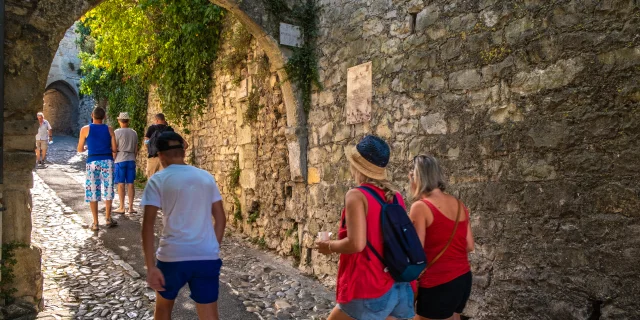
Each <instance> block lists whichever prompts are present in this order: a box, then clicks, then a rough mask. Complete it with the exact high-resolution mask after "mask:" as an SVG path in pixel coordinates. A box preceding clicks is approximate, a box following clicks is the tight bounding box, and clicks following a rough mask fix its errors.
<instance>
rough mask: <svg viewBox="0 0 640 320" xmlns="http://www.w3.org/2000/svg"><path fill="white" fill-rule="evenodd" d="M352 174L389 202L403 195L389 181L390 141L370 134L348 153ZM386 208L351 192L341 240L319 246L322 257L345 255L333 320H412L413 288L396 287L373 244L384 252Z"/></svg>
mask: <svg viewBox="0 0 640 320" xmlns="http://www.w3.org/2000/svg"><path fill="white" fill-rule="evenodd" d="M345 153H346V155H347V159H348V160H349V163H350V165H351V174H352V176H353V178H354V180H355V181H356V183H357V184H358V185H359V186H360V187H366V188H369V189H370V190H372V191H374V192H376V193H378V195H379V196H380V197H381V198H383V199H386V200H387V201H388V202H391V201H393V198H394V197H396V199H397V200H398V202H399V203H400V204H401V205H402V206H403V207H404V206H405V204H404V201H403V199H402V196H401V195H400V194H399V193H398V192H397V191H396V189H395V187H394V186H393V185H392V184H391V182H390V181H389V180H388V179H387V171H386V166H387V164H388V163H389V157H390V150H389V146H388V145H387V143H386V142H384V140H382V139H380V138H378V137H375V136H371V135H368V136H365V137H364V138H362V140H360V142H359V143H358V144H357V145H356V147H355V148H349V149H348V150H346V152H345ZM381 209H382V207H381V205H380V204H379V203H378V201H377V200H376V199H375V198H374V197H373V195H371V194H369V193H368V192H365V191H363V190H361V189H359V188H354V189H351V190H349V192H347V194H346V196H345V208H344V209H343V210H342V217H341V219H340V230H339V232H338V239H339V240H329V241H319V242H317V245H318V251H319V252H320V253H322V254H326V255H328V254H332V253H339V254H340V263H339V266H338V279H337V280H338V282H337V286H336V291H337V292H336V300H337V302H338V305H337V306H336V307H335V308H334V309H333V311H332V312H331V314H330V315H329V318H328V319H329V320H342V319H345V320H346V319H359V320H369V319H370V320H378V319H411V318H413V316H414V312H413V290H412V287H411V285H410V284H409V283H406V282H405V283H396V282H395V281H394V280H393V278H392V277H391V275H389V273H388V272H385V266H384V265H383V264H382V262H381V261H380V260H379V259H377V258H376V256H375V255H374V253H373V252H372V250H371V249H370V248H369V247H368V246H367V242H369V244H370V245H371V246H372V247H373V248H374V249H375V250H376V251H377V252H383V241H382V230H381V226H380V212H381Z"/></svg>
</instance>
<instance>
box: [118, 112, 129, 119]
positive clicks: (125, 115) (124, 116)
mask: <svg viewBox="0 0 640 320" xmlns="http://www.w3.org/2000/svg"><path fill="white" fill-rule="evenodd" d="M118 120H129V112H120V114H119V115H118Z"/></svg>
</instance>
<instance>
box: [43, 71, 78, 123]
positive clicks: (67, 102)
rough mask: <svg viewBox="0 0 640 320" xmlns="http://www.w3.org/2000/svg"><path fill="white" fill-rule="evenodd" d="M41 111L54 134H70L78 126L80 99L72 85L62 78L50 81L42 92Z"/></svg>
mask: <svg viewBox="0 0 640 320" xmlns="http://www.w3.org/2000/svg"><path fill="white" fill-rule="evenodd" d="M43 101H44V103H43V112H44V116H45V119H47V120H48V121H49V123H50V124H51V126H52V127H53V132H54V134H62V135H72V134H75V133H76V132H77V131H78V130H79V128H78V106H79V104H80V99H79V97H78V94H77V93H76V92H75V90H74V89H73V87H71V85H70V84H69V83H67V82H66V81H63V80H59V81H55V82H52V83H51V84H50V85H48V86H47V88H46V89H45V92H44V99H43Z"/></svg>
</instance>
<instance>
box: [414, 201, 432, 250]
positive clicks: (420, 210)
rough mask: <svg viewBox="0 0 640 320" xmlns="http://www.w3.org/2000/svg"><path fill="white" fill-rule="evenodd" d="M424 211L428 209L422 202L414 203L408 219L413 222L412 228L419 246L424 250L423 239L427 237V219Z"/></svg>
mask: <svg viewBox="0 0 640 320" xmlns="http://www.w3.org/2000/svg"><path fill="white" fill-rule="evenodd" d="M425 209H429V207H427V205H426V204H424V202H422V201H416V202H414V203H413V204H412V205H411V210H410V211H409V218H410V219H411V222H413V226H414V227H415V228H416V232H417V233H418V237H419V238H420V244H422V247H423V248H424V238H425V237H426V235H427V219H426V217H425Z"/></svg>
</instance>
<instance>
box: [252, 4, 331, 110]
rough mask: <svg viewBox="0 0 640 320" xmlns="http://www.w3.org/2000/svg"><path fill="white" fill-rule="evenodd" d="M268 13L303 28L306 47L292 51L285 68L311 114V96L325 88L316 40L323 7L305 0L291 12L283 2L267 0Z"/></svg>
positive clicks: (305, 107)
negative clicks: (321, 78) (316, 90)
mask: <svg viewBox="0 0 640 320" xmlns="http://www.w3.org/2000/svg"><path fill="white" fill-rule="evenodd" d="M265 3H266V7H267V11H269V12H270V13H271V14H273V15H274V16H275V17H276V18H277V19H278V20H279V21H282V20H287V17H288V16H289V17H291V20H292V21H293V22H294V23H296V24H298V25H299V26H300V28H301V29H302V39H303V44H302V47H300V48H297V47H296V48H293V54H292V56H291V57H290V58H289V60H287V63H286V64H285V66H284V69H285V71H286V72H287V77H288V78H287V79H286V80H289V81H291V82H293V83H294V84H295V85H296V87H297V88H298V90H300V93H301V95H302V106H303V108H304V111H305V112H306V113H307V115H308V114H309V111H310V110H311V94H312V93H313V90H314V88H317V89H322V84H321V83H320V72H319V70H318V56H317V44H316V42H317V38H318V14H319V12H320V10H321V8H320V7H319V6H318V3H317V0H306V1H305V2H304V3H303V4H301V5H297V6H295V7H294V8H293V9H289V7H288V6H287V5H286V3H285V2H284V0H266V1H265Z"/></svg>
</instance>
